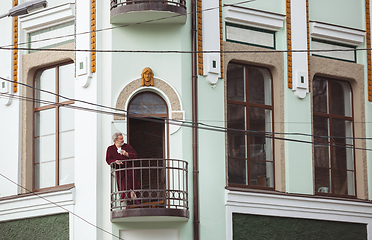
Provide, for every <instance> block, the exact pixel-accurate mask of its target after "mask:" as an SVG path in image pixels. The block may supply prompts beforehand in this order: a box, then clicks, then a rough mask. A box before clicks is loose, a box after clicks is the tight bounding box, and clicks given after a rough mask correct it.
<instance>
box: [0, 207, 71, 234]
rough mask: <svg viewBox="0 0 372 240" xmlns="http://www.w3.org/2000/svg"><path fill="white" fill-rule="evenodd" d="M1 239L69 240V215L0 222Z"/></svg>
mask: <svg viewBox="0 0 372 240" xmlns="http://www.w3.org/2000/svg"><path fill="white" fill-rule="evenodd" d="M0 239H4V240H8V239H9V240H13V239H38V240H42V239H48V240H51V239H60V240H62V239H69V216H68V213H64V214H57V215H51V216H43V217H36V218H26V219H20V220H13V221H7V222H0Z"/></svg>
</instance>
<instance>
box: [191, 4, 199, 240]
mask: <svg viewBox="0 0 372 240" xmlns="http://www.w3.org/2000/svg"><path fill="white" fill-rule="evenodd" d="M191 12H192V15H191V48H192V55H191V69H192V87H191V89H192V122H193V128H192V158H193V172H192V173H193V181H192V184H193V210H194V240H199V167H198V125H197V124H196V123H197V121H198V98H197V95H198V92H197V91H198V88H197V79H198V75H197V72H196V69H197V61H196V60H197V53H196V49H197V48H196V36H197V35H196V33H197V32H196V31H197V30H196V0H191Z"/></svg>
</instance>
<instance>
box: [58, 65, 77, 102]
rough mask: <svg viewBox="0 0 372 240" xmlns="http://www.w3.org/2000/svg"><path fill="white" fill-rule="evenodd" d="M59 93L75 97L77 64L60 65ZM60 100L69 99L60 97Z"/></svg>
mask: <svg viewBox="0 0 372 240" xmlns="http://www.w3.org/2000/svg"><path fill="white" fill-rule="evenodd" d="M59 94H60V95H62V96H64V97H68V98H74V97H75V66H74V64H67V65H64V66H60V67H59ZM59 101H60V102H64V101H68V100H67V99H65V98H59Z"/></svg>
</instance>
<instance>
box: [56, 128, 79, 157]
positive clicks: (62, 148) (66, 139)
mask: <svg viewBox="0 0 372 240" xmlns="http://www.w3.org/2000/svg"><path fill="white" fill-rule="evenodd" d="M74 156H75V131H74V130H71V131H65V132H60V134H59V159H65V158H71V157H74Z"/></svg>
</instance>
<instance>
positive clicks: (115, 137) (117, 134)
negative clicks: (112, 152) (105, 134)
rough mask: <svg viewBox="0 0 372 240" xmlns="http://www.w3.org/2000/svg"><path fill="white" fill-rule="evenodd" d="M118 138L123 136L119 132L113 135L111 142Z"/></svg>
mask: <svg viewBox="0 0 372 240" xmlns="http://www.w3.org/2000/svg"><path fill="white" fill-rule="evenodd" d="M119 136H123V134H122V133H120V132H117V133H114V135H112V141H113V142H115V140H118V137H119Z"/></svg>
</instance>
